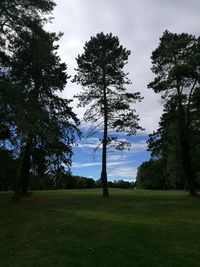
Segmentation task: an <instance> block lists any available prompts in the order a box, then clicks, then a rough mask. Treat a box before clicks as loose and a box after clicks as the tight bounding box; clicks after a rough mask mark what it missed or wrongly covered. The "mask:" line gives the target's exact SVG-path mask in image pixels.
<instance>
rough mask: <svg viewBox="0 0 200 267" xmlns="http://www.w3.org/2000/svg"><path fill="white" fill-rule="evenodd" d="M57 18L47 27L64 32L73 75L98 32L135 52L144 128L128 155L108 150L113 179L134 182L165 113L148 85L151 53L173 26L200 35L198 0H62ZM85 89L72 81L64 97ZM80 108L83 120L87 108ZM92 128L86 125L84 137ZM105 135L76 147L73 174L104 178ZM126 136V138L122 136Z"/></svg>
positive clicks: (63, 47) (132, 68) (131, 67)
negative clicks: (99, 146)
mask: <svg viewBox="0 0 200 267" xmlns="http://www.w3.org/2000/svg"><path fill="white" fill-rule="evenodd" d="M56 3H57V7H56V8H55V10H54V13H53V16H54V17H55V19H54V20H53V23H52V24H51V25H48V29H49V30H51V31H56V32H59V31H61V32H63V33H64V36H63V37H62V39H61V40H60V42H59V44H60V49H59V54H60V56H61V58H62V60H63V61H64V62H66V63H67V65H68V74H70V75H72V76H73V75H74V74H75V71H74V68H76V60H75V58H76V57H77V55H78V54H81V53H82V52H83V46H84V43H85V42H86V41H88V40H89V39H90V37H91V36H94V35H96V34H97V33H98V32H101V31H103V32H104V33H110V32H112V33H113V35H116V36H118V37H119V40H120V42H121V44H122V45H123V46H124V47H126V48H127V49H129V50H131V56H130V58H129V63H128V65H127V66H126V71H127V72H129V73H130V75H129V77H130V78H131V80H132V82H133V84H132V85H131V87H130V88H129V90H130V91H140V92H141V95H142V96H143V97H144V100H143V101H142V102H141V103H139V104H137V105H136V110H137V113H138V114H139V116H140V122H141V123H140V124H141V125H142V127H144V128H145V131H144V132H142V133H141V132H140V133H138V134H137V135H136V136H135V137H132V138H131V140H130V141H131V142H132V146H131V149H130V151H126V152H123V153H119V152H113V151H110V152H109V154H108V176H109V179H110V180H112V179H115V178H116V179H119V178H124V179H129V180H132V179H133V178H134V177H135V175H136V171H137V167H138V166H139V165H140V164H141V162H143V161H144V160H147V159H148V158H149V153H148V152H146V140H147V137H148V134H149V133H151V132H152V131H153V130H155V129H156V128H157V126H158V121H159V118H160V115H161V114H162V103H161V102H160V98H159V95H156V94H154V93H153V92H152V90H150V89H147V84H148V83H149V82H150V81H152V79H153V74H152V72H151V60H150V56H151V53H152V51H153V50H154V49H155V48H156V47H157V46H158V43H159V38H160V37H161V35H162V33H163V32H164V31H165V30H166V29H168V30H169V31H171V32H176V33H181V32H187V33H190V34H194V35H196V36H198V35H199V34H200V1H199V0H57V1H56ZM80 90H81V88H80V87H79V86H77V85H74V84H72V83H71V82H68V84H67V86H66V89H65V91H64V92H63V95H64V97H67V98H73V96H74V95H75V94H77V92H79V91H80ZM74 108H75V112H76V113H77V114H78V116H79V118H80V119H81V118H82V114H83V110H81V109H77V108H76V103H75V102H74ZM87 131H88V129H87V128H83V132H84V134H85V136H86V135H87ZM100 137H101V136H100V134H99V135H96V136H93V137H90V138H85V139H83V140H82V141H81V142H79V146H78V147H76V148H74V156H73V166H72V171H73V173H74V174H78V175H83V176H84V175H85V176H88V177H92V178H95V179H97V178H99V177H100V169H101V153H100V152H101V151H97V153H96V155H95V157H94V155H93V153H92V152H93V149H94V148H95V147H96V144H97V143H98V139H99V138H100ZM121 137H122V138H125V137H124V136H121Z"/></svg>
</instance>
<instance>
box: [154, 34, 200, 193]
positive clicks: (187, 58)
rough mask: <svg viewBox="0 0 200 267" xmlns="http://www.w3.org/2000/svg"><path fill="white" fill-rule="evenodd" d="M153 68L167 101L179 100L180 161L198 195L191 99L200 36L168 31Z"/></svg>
mask: <svg viewBox="0 0 200 267" xmlns="http://www.w3.org/2000/svg"><path fill="white" fill-rule="evenodd" d="M151 59H152V63H153V67H152V71H153V72H154V73H155V75H156V78H155V80H154V81H153V82H151V83H150V84H149V87H150V88H152V89H153V90H154V91H155V92H156V93H162V98H163V100H165V102H170V101H176V113H177V118H178V122H177V125H178V130H177V133H178V138H179V143H180V154H181V162H182V167H183V170H184V175H185V177H186V180H187V184H188V189H189V194H190V195H195V194H196V191H195V168H194V164H193V161H192V153H193V152H192V144H191V140H192V136H193V131H192V125H193V124H194V125H196V123H197V121H192V117H191V113H192V101H193V96H194V92H195V91H197V90H199V89H198V88H199V83H200V69H199V67H200V38H195V37H194V36H192V35H189V34H186V33H182V34H173V33H170V32H168V31H165V32H164V34H163V36H162V37H161V38H160V44H159V46H158V48H157V49H156V50H155V51H153V53H152V57H151Z"/></svg>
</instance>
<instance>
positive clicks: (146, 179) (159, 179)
mask: <svg viewBox="0 0 200 267" xmlns="http://www.w3.org/2000/svg"><path fill="white" fill-rule="evenodd" d="M164 164H165V163H164V161H163V160H162V159H157V160H149V161H145V162H143V163H142V164H141V165H140V167H139V168H138V172H137V177H136V183H137V188H142V189H169V188H170V184H169V181H168V179H167V173H166V170H165V165H164Z"/></svg>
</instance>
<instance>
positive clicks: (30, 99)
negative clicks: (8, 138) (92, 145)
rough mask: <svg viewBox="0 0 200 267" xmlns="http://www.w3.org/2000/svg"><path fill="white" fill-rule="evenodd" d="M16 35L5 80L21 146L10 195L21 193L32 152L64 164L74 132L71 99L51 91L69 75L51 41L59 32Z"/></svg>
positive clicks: (68, 160) (59, 87)
mask: <svg viewBox="0 0 200 267" xmlns="http://www.w3.org/2000/svg"><path fill="white" fill-rule="evenodd" d="M22 35H23V36H21V35H20V36H19V38H16V39H15V41H14V43H13V44H12V46H11V49H12V50H11V52H13V57H12V60H11V71H10V78H11V83H12V86H13V93H14V94H15V95H16V101H15V105H14V111H15V118H14V120H15V121H14V122H15V127H16V134H17V135H18V137H19V138H20V146H21V150H20V159H21V167H20V175H19V181H18V184H17V188H16V192H15V197H18V196H20V195H27V190H28V183H29V177H30V169H31V161H32V156H33V155H34V153H33V151H34V150H35V149H38V150H39V149H42V150H43V151H46V155H45V156H46V157H47V158H48V160H49V161H51V162H53V161H54V160H55V158H56V159H57V158H59V160H60V161H62V164H65V166H69V165H70V164H71V155H72V143H73V142H74V140H75V135H76V134H77V133H78V129H77V125H78V119H77V118H76V116H75V114H74V113H73V111H72V108H71V107H70V106H69V104H70V102H71V100H67V99H64V98H61V97H59V96H58V95H57V92H59V91H62V90H63V89H64V87H65V85H66V82H67V79H68V78H69V77H68V75H67V73H66V65H65V63H62V62H61V60H60V57H59V56H58V55H57V49H58V45H56V44H55V43H56V42H57V41H58V40H59V38H60V35H56V34H55V33H49V32H46V31H44V30H43V29H42V28H38V32H37V33H35V32H23V33H22ZM13 50H14V51H13Z"/></svg>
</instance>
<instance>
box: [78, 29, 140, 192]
mask: <svg viewBox="0 0 200 267" xmlns="http://www.w3.org/2000/svg"><path fill="white" fill-rule="evenodd" d="M129 55H130V51H129V50H126V49H125V48H123V46H122V45H120V43H119V39H118V37H116V36H113V35H112V34H111V33H110V34H104V33H99V34H97V35H96V36H95V37H91V39H90V41H89V42H86V44H85V46H84V52H83V54H82V55H79V56H78V58H77V64H78V68H77V75H76V76H75V78H74V81H75V82H77V83H78V84H81V85H82V87H83V92H82V93H80V94H79V95H78V96H77V98H78V100H79V103H80V106H83V107H85V106H89V107H88V109H87V111H86V113H85V120H86V121H90V122H92V123H97V126H98V125H100V124H101V123H103V139H102V144H103V148H102V172H101V179H102V184H103V196H104V197H108V196H109V193H108V186H107V170H106V155H107V152H106V151H107V146H108V145H111V146H115V147H116V148H117V149H124V148H125V147H126V146H128V145H129V144H128V142H123V141H120V140H118V139H117V137H114V136H112V135H109V130H112V131H116V132H126V133H127V134H128V135H133V134H135V133H136V130H137V129H141V127H140V126H139V125H138V120H139V119H138V116H137V115H135V110H134V109H132V108H131V107H130V104H131V103H133V102H135V101H136V100H141V98H140V95H139V93H128V92H126V88H125V87H124V86H125V85H127V84H130V80H129V79H128V77H127V74H126V73H125V72H124V71H123V67H124V65H125V64H126V63H127V62H128V56H129ZM97 126H96V127H97Z"/></svg>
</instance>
